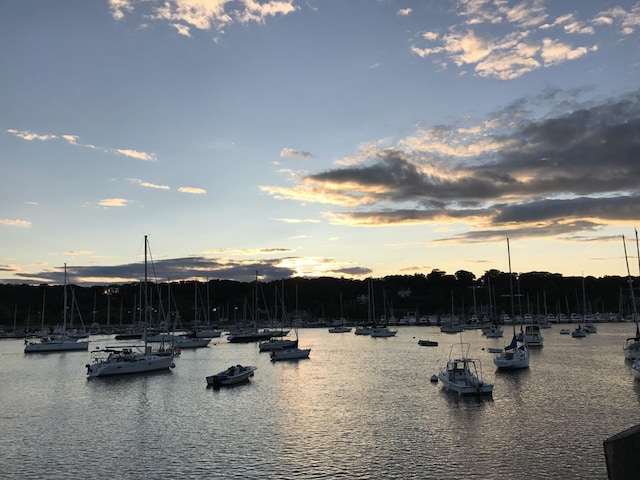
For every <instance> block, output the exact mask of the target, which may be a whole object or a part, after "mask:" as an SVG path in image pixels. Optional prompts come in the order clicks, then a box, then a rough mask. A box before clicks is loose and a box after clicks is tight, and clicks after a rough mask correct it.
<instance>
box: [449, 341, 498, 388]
mask: <svg viewBox="0 0 640 480" xmlns="http://www.w3.org/2000/svg"><path fill="white" fill-rule="evenodd" d="M456 346H457V345H452V347H451V349H452V351H453V349H454V348H455V347H456ZM459 346H460V349H461V351H462V356H460V357H459V358H451V357H450V358H449V360H448V361H447V365H446V367H445V368H444V370H442V371H441V372H440V374H438V380H440V382H442V388H443V389H444V390H447V391H451V392H455V393H457V394H458V395H460V396H468V395H479V396H480V395H491V394H492V393H493V384H492V383H488V382H485V381H484V380H483V379H482V369H481V364H480V360H477V359H472V358H469V357H468V353H469V348H470V345H469V344H468V343H462V342H461V343H460V344H459Z"/></svg>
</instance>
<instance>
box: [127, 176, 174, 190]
mask: <svg viewBox="0 0 640 480" xmlns="http://www.w3.org/2000/svg"><path fill="white" fill-rule="evenodd" d="M127 181H128V182H130V183H135V184H136V185H140V186H141V187H145V188H155V189H158V190H171V187H169V186H168V185H157V184H155V183H151V182H145V181H144V180H140V179H139V178H127Z"/></svg>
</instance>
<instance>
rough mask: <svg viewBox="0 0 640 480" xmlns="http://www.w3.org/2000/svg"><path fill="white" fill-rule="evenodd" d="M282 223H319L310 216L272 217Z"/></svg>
mask: <svg viewBox="0 0 640 480" xmlns="http://www.w3.org/2000/svg"><path fill="white" fill-rule="evenodd" d="M274 220H277V221H279V222H283V223H320V220H317V219H312V218H274Z"/></svg>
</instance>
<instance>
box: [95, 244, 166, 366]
mask: <svg viewBox="0 0 640 480" xmlns="http://www.w3.org/2000/svg"><path fill="white" fill-rule="evenodd" d="M147 249H148V239H147V236H146V235H145V237H144V309H143V329H144V330H146V328H147V323H148V322H149V301H148V294H147V283H148V276H147ZM144 333H146V332H144ZM143 338H144V339H145V340H144V345H143V346H138V345H133V346H127V347H105V348H103V349H99V350H95V351H93V352H91V362H90V363H88V364H87V365H86V367H87V376H89V377H90V378H91V377H106V376H113V375H125V374H131V373H146V372H152V371H159V370H168V369H170V368H173V367H175V364H174V363H173V350H172V349H171V350H168V351H166V352H153V351H152V350H151V346H150V345H148V344H147V340H146V335H144V334H143Z"/></svg>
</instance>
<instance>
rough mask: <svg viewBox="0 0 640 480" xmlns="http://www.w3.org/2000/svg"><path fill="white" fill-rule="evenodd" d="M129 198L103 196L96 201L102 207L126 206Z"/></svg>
mask: <svg viewBox="0 0 640 480" xmlns="http://www.w3.org/2000/svg"><path fill="white" fill-rule="evenodd" d="M127 203H129V200H127V199H126V198H105V199H102V200H100V202H98V205H100V206H102V207H126V206H127Z"/></svg>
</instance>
